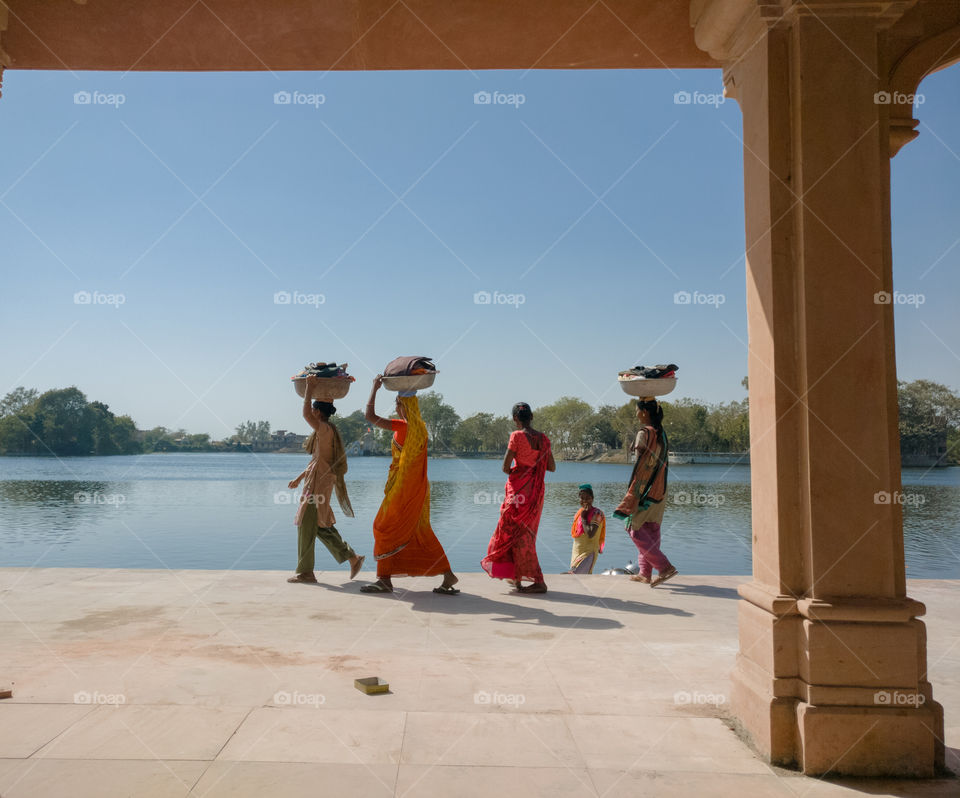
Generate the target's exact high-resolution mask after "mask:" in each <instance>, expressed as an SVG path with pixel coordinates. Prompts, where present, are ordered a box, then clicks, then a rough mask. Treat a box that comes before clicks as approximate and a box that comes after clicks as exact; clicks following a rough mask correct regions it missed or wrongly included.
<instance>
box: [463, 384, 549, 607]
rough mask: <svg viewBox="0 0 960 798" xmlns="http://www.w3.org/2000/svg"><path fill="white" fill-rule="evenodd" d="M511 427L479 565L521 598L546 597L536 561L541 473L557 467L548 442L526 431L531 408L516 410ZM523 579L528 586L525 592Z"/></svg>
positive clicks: (521, 405) (522, 405)
mask: <svg viewBox="0 0 960 798" xmlns="http://www.w3.org/2000/svg"><path fill="white" fill-rule="evenodd" d="M513 421H514V423H515V424H516V425H517V430H516V432H514V433H512V434H511V435H510V443H509V445H508V446H507V453H506V454H505V455H504V457H503V472H504V473H505V474H507V485H506V488H505V489H504V494H505V495H504V499H503V504H502V505H500V521H499V523H498V524H497V529H496V531H495V532H494V533H493V537H492V538H490V545H489V546H488V547H487V556H486V557H484V558H483V560H481V561H480V565H481V566H483V570H484V571H486V572H487V573H488V574H489V575H490V576H491V577H492V578H494V579H508V580H510V581H511V582H513V583H514V585H515V586H516V588H517V590H518V591H519V592H521V593H546V592H547V585H546V583H545V582H544V581H543V571H541V570H540V561H539V560H538V559H537V528H538V527H539V526H540V513H541V512H542V511H543V494H544V484H543V478H544V472H546V471H556V469H557V465H556V463H555V462H554V460H553V453H552V452H551V451H550V439H549V438H548V437H547V436H546V435H544V434H543V433H542V432H537V430H535V429H534V428H533V427H531V426H530V422H532V421H533V411H531V410H530V405H528V404H526V403H525V402H519V403H518V404H515V405H514V406H513ZM514 463H515V465H513V467H512V468H511V464H514ZM524 579H527V580H529V581H530V582H532V584H530V585H528V586H526V587H524V586H523V584H522V582H523V580H524Z"/></svg>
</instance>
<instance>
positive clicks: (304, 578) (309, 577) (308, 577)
mask: <svg viewBox="0 0 960 798" xmlns="http://www.w3.org/2000/svg"><path fill="white" fill-rule="evenodd" d="M287 581H288V582H289V583H290V584H292V585H295V584H297V582H302V583H303V584H305V585H315V584H317V577H315V576H314V575H313V574H297V575H296V576H291V577H290V578H289V579H288V580H287Z"/></svg>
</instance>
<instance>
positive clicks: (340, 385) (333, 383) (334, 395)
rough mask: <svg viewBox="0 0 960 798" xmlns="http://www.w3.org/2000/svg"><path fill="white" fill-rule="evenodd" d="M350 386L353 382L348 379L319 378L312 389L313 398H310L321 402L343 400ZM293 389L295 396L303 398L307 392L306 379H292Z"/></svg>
mask: <svg viewBox="0 0 960 798" xmlns="http://www.w3.org/2000/svg"><path fill="white" fill-rule="evenodd" d="M352 384H353V380H352V379H350V378H349V377H320V378H319V379H318V380H317V384H316V385H315V386H314V387H313V396H311V397H310V398H311V399H319V400H320V401H321V402H332V401H333V400H334V399H343V397H344V396H346V395H347V394H348V393H349V392H350V386H351V385H352ZM293 388H294V390H295V391H296V392H297V396H303V395H304V394H305V393H306V392H307V380H306V378H305V377H294V379H293Z"/></svg>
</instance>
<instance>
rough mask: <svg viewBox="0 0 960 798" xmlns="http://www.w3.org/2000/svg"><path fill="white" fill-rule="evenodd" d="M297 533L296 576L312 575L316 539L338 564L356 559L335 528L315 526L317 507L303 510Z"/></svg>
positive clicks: (310, 506) (354, 553)
mask: <svg viewBox="0 0 960 798" xmlns="http://www.w3.org/2000/svg"><path fill="white" fill-rule="evenodd" d="M297 533H298V535H297V538H298V539H297V549H298V553H299V555H300V556H299V560H298V561H297V573H298V574H309V573H312V571H313V548H314V543H315V542H316V540H317V538H320V542H321V543H323V545H324V546H326V547H327V551H329V552H330V553H331V554H332V555H333V559H335V560H336V561H337V562H338V563H344V562H346V561H347V560H349V559H351V558H353V557H356V552H354V550H353V549H352V548H350V544H349V543H347V542H346V541H344V539H343V538H342V537H340V533H339V532H337V528H336V527H335V526H317V507H316V505H314V504H308V505H307V506H306V507H305V508H304V510H303V518H302V519H301V521H300V526H298V527H297Z"/></svg>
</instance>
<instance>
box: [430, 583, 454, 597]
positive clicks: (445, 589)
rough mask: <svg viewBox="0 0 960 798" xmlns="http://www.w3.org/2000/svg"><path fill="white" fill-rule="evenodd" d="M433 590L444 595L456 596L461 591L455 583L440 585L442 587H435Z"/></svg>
mask: <svg viewBox="0 0 960 798" xmlns="http://www.w3.org/2000/svg"><path fill="white" fill-rule="evenodd" d="M433 592H434V593H439V594H440V595H442V596H456V595H458V594H459V593H460V591H459V590H457V588H455V587H454V586H453V585H449V586H447V585H440V587H435V588H434V589H433Z"/></svg>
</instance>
